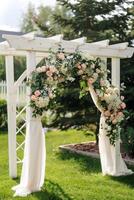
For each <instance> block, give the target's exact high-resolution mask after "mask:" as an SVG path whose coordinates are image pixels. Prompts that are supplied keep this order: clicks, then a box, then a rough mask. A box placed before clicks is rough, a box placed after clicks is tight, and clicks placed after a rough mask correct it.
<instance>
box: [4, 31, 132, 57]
mask: <svg viewBox="0 0 134 200" xmlns="http://www.w3.org/2000/svg"><path fill="white" fill-rule="evenodd" d="M55 37H56V36H55ZM3 38H5V39H6V40H7V41H8V42H9V44H10V47H12V48H14V49H16V50H21V51H35V52H42V53H43V52H48V51H49V49H50V48H52V49H53V50H56V49H57V47H58V44H61V45H62V47H63V48H64V51H65V52H66V53H73V52H75V50H76V49H79V51H81V52H83V53H84V52H86V53H89V54H90V55H91V56H100V57H101V56H103V57H109V58H111V57H117V58H130V57H131V56H132V55H133V53H134V48H132V47H127V43H121V44H116V45H108V43H109V40H104V41H99V42H95V43H83V44H82V43H78V39H77V40H73V41H66V40H61V41H60V42H59V41H57V40H55V39H54V38H41V37H35V38H34V39H33V40H29V39H28V38H26V37H25V38H24V37H22V36H15V35H3Z"/></svg>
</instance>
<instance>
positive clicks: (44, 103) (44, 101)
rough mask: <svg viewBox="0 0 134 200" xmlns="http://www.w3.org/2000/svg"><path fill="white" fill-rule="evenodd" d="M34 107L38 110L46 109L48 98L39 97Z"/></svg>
mask: <svg viewBox="0 0 134 200" xmlns="http://www.w3.org/2000/svg"><path fill="white" fill-rule="evenodd" d="M35 104H36V106H37V107H39V108H43V107H46V106H47V105H48V104H49V98H48V97H45V98H43V97H39V98H38V100H37V101H36V102H35Z"/></svg>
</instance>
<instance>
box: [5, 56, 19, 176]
mask: <svg viewBox="0 0 134 200" xmlns="http://www.w3.org/2000/svg"><path fill="white" fill-rule="evenodd" d="M6 80H7V110H8V154H9V175H10V177H12V178H16V177H17V157H16V94H15V92H16V91H15V90H14V62H13V56H6Z"/></svg>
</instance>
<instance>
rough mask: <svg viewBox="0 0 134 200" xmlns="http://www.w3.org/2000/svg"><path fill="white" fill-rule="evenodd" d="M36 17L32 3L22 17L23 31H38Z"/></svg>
mask: <svg viewBox="0 0 134 200" xmlns="http://www.w3.org/2000/svg"><path fill="white" fill-rule="evenodd" d="M35 16H36V11H35V7H34V5H33V4H32V3H29V5H28V9H27V12H26V13H24V15H23V16H22V22H21V31H22V32H24V33H27V32H31V31H35V30H37V26H36V23H35V22H34V17H35Z"/></svg>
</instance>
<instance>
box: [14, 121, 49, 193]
mask: <svg viewBox="0 0 134 200" xmlns="http://www.w3.org/2000/svg"><path fill="white" fill-rule="evenodd" d="M45 159H46V149H45V136H44V130H43V129H42V124H41V119H40V118H31V119H30V121H29V122H28V124H27V130H26V140H25V150H24V160H23V166H22V173H21V180H20V184H19V185H17V186H15V187H13V188H12V189H13V190H14V191H15V194H14V196H27V195H28V194H30V193H32V192H35V191H40V189H41V187H42V185H43V183H44V177H45Z"/></svg>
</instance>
